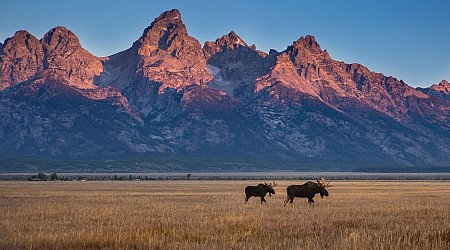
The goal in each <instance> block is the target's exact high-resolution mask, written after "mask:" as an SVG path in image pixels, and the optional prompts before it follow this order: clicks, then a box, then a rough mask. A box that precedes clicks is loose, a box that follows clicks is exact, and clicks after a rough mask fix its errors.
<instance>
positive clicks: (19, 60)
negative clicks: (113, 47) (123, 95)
mask: <svg viewBox="0 0 450 250" xmlns="http://www.w3.org/2000/svg"><path fill="white" fill-rule="evenodd" d="M0 62H1V68H0V79H1V84H0V89H5V88H7V87H9V86H14V85H16V84H19V83H22V82H24V81H27V80H32V79H34V78H39V77H43V76H48V75H51V76H53V77H58V78H61V79H63V80H65V82H66V83H68V84H72V85H73V86H74V87H77V88H81V89H84V88H95V85H93V80H94V77H95V76H99V75H100V73H101V72H102V70H103V69H102V64H101V59H100V58H97V57H95V56H93V55H92V54H91V53H89V52H88V51H86V50H85V49H83V48H82V47H81V45H80V42H79V40H78V38H77V37H76V36H75V35H74V34H73V33H72V32H71V31H69V30H67V29H66V28H64V27H56V28H54V29H52V30H50V31H49V32H48V33H47V34H45V36H44V38H42V39H41V40H38V39H37V38H36V37H34V36H33V35H31V34H30V33H28V32H27V31H18V32H16V34H15V35H14V37H12V38H10V39H7V40H6V41H5V47H4V49H3V52H2V54H1V55H0Z"/></svg>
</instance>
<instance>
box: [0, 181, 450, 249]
mask: <svg viewBox="0 0 450 250" xmlns="http://www.w3.org/2000/svg"><path fill="white" fill-rule="evenodd" d="M297 183H298V184H300V183H301V182H297ZM249 184H257V182H255V181H147V182H138V181H135V182H39V183H38V182H0V248H2V249H81V248H82V249H319V248H325V249H449V248H450V182H334V185H333V187H331V188H329V192H330V196H329V197H325V198H324V199H320V196H317V197H316V205H315V207H311V206H309V205H308V204H307V202H306V199H296V200H294V204H293V206H286V207H283V200H284V198H285V196H286V191H285V189H286V186H287V185H289V184H296V182H293V181H285V182H280V183H279V184H280V185H279V186H278V187H276V188H275V189H276V191H277V194H276V195H275V196H273V197H272V198H269V197H267V198H266V199H267V202H268V203H267V204H266V205H262V206H261V205H260V204H259V199H258V198H251V199H250V200H249V203H248V204H247V205H244V193H243V189H244V187H245V186H246V185H249Z"/></svg>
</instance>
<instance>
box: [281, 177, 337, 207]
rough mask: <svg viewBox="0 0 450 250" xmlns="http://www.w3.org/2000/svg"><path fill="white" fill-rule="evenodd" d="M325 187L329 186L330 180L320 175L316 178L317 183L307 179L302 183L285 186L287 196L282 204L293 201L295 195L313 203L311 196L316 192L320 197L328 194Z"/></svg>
mask: <svg viewBox="0 0 450 250" xmlns="http://www.w3.org/2000/svg"><path fill="white" fill-rule="evenodd" d="M326 187H331V185H330V182H329V181H326V180H325V179H324V178H322V177H319V178H317V183H316V182H312V181H308V182H306V183H305V184H303V185H290V186H288V187H287V188H286V191H287V198H286V200H285V201H284V205H285V206H286V204H287V203H288V202H289V203H292V202H294V198H295V197H300V198H308V203H309V204H312V205H314V199H313V198H314V196H315V195H316V194H320V196H321V197H322V198H323V197H324V196H328V191H327V189H326Z"/></svg>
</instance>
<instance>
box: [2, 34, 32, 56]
mask: <svg viewBox="0 0 450 250" xmlns="http://www.w3.org/2000/svg"><path fill="white" fill-rule="evenodd" d="M0 47H2V46H0ZM36 47H40V45H39V39H37V38H36V37H35V36H33V35H32V34H31V33H30V32H28V31H26V30H19V31H17V32H16V33H14V36H13V37H11V38H7V39H6V40H5V42H4V44H3V49H4V52H8V51H14V50H18V49H21V48H27V49H28V51H32V50H33V49H35V48H36ZM0 51H1V50H0Z"/></svg>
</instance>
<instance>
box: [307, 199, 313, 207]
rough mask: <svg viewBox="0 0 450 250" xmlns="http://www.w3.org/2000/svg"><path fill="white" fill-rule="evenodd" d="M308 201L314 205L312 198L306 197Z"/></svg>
mask: <svg viewBox="0 0 450 250" xmlns="http://www.w3.org/2000/svg"><path fill="white" fill-rule="evenodd" d="M308 203H309V205H313V206H314V200H313V198H308Z"/></svg>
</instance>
